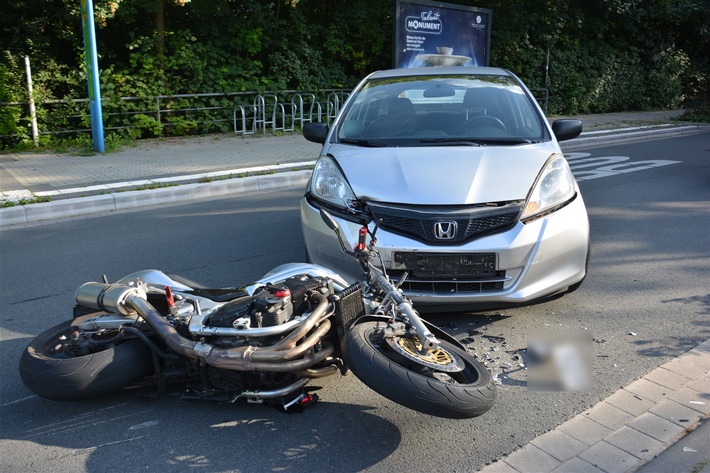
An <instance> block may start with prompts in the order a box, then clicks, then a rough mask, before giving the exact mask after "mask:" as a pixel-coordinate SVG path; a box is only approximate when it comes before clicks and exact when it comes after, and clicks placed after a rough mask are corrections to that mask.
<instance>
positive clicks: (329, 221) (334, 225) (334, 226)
mask: <svg viewBox="0 0 710 473" xmlns="http://www.w3.org/2000/svg"><path fill="white" fill-rule="evenodd" d="M320 218H322V219H323V222H325V224H326V225H327V226H328V228H330V229H331V230H333V231H334V232H335V234H336V235H337V236H338V241H339V242H340V248H342V249H343V253H346V254H348V248H347V247H346V246H345V242H344V241H343V237H342V235H340V226H339V225H338V222H336V221H335V219H334V218H333V216H332V215H330V214H329V213H328V212H327V211H325V210H324V209H320Z"/></svg>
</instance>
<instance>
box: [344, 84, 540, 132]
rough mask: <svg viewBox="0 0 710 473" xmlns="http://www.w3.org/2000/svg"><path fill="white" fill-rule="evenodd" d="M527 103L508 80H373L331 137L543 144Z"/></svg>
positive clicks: (534, 114)
mask: <svg viewBox="0 0 710 473" xmlns="http://www.w3.org/2000/svg"><path fill="white" fill-rule="evenodd" d="M532 101H533V99H532V97H530V96H529V95H528V94H527V93H526V92H525V91H524V90H523V88H522V87H521V86H520V85H519V84H518V83H517V82H516V81H515V80H514V79H513V78H512V77H508V76H489V75H480V76H476V75H473V76H462V75H453V76H421V77H403V78H386V79H373V80H371V81H369V82H367V83H366V84H364V86H362V87H361V88H360V90H358V91H355V93H354V94H353V97H352V100H351V101H350V102H349V104H348V107H347V108H346V109H345V110H343V114H342V118H341V120H340V122H339V128H338V133H337V137H338V139H339V140H341V141H344V142H354V143H356V144H360V145H368V146H430V145H432V144H437V143H447V142H451V143H457V142H458V143H463V142H466V141H471V142H472V143H479V144H487V145H489V144H493V145H495V144H507V143H525V142H536V141H540V140H546V139H549V138H548V137H547V136H546V131H545V128H544V127H543V126H542V120H543V119H544V117H542V116H541V115H540V113H539V112H538V110H537V109H536V108H535V107H534V106H533V105H532Z"/></svg>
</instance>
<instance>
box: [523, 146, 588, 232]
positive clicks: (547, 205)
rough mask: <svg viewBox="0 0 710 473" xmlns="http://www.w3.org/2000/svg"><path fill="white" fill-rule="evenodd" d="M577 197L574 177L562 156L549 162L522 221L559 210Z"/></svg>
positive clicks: (528, 201) (539, 179)
mask: <svg viewBox="0 0 710 473" xmlns="http://www.w3.org/2000/svg"><path fill="white" fill-rule="evenodd" d="M574 195H575V185H574V176H573V175H572V171H571V170H570V168H569V164H567V160H566V159H565V158H564V156H562V155H559V154H558V155H554V156H553V157H552V158H550V159H549V160H548V161H547V164H545V167H543V168H542V172H540V175H539V176H538V177H537V180H536V181H535V185H534V186H533V188H532V191H531V192H530V195H529V197H528V200H527V202H526V203H525V210H523V215H522V216H521V217H520V218H521V220H526V219H531V218H532V217H536V216H540V215H541V214H544V213H548V212H551V211H553V210H557V209H558V208H559V207H562V206H563V205H565V204H567V203H568V202H569V201H570V200H571V199H572V197H574Z"/></svg>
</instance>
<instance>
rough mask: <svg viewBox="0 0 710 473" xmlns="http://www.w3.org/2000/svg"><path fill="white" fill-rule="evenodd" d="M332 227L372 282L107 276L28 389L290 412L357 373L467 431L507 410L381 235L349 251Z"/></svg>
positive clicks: (47, 343)
mask: <svg viewBox="0 0 710 473" xmlns="http://www.w3.org/2000/svg"><path fill="white" fill-rule="evenodd" d="M321 216H322V217H323V220H324V221H325V222H326V223H327V224H328V226H329V227H330V228H331V229H332V230H333V231H334V232H335V233H336V234H337V236H338V240H339V241H340V245H341V247H342V249H343V251H344V252H345V253H347V254H349V255H351V256H353V257H355V258H357V260H358V261H359V263H360V265H361V267H362V268H363V272H364V276H365V279H364V281H362V282H359V283H356V284H353V285H348V283H347V282H346V281H344V280H343V279H342V278H341V277H340V276H339V275H338V274H336V273H334V272H332V271H330V270H328V269H326V268H324V267H322V266H317V265H313V264H305V263H289V264H284V265H281V266H278V267H276V268H274V269H273V270H272V271H270V272H269V273H267V274H266V275H265V276H264V277H262V278H261V279H259V280H258V281H256V282H254V283H251V284H249V285H246V286H243V287H241V288H220V289H210V288H206V287H203V286H202V285H200V284H198V283H195V282H193V281H190V280H187V279H185V278H182V277H180V276H168V275H166V274H164V273H162V272H160V271H156V270H144V271H140V272H137V273H133V274H130V275H128V276H125V277H124V278H122V279H120V280H118V281H116V282H115V283H112V284H109V283H108V282H107V280H106V277H104V282H88V283H85V284H84V285H82V286H81V287H79V289H78V290H77V292H76V295H75V299H76V306H75V307H74V318H73V320H71V321H67V322H64V323H62V324H59V325H57V326H55V327H52V328H51V329H49V330H47V331H45V332H43V333H41V334H40V335H38V336H37V337H36V338H35V339H34V340H32V341H31V342H30V344H29V346H28V347H27V348H26V349H25V351H24V353H23V355H22V357H21V360H20V374H21V377H22V381H23V382H24V383H25V386H27V388H29V389H30V390H31V391H32V392H34V393H35V394H37V395H39V396H42V397H45V398H49V399H55V400H79V399H86V398H91V397H96V396H100V395H103V394H106V393H109V392H112V391H117V390H120V389H123V388H128V387H144V388H145V387H149V388H150V389H155V390H156V391H155V392H157V393H158V394H161V393H163V392H165V390H166V388H167V387H168V386H170V385H173V384H180V385H181V387H182V388H183V389H184V392H183V394H182V396H183V397H184V398H189V399H205V400H218V401H225V402H234V401H237V400H238V399H246V400H247V401H249V402H257V403H269V404H275V405H277V406H278V407H279V408H281V409H284V410H287V411H288V410H296V409H300V408H302V407H304V406H306V405H308V404H310V403H312V402H314V401H315V400H316V399H317V396H316V395H315V394H314V393H313V392H312V390H309V389H308V387H306V384H307V383H308V382H309V381H311V380H313V379H316V378H321V377H324V376H328V375H333V374H336V373H338V372H340V373H341V374H345V373H347V371H348V369H349V370H351V371H352V372H353V373H354V374H355V375H356V376H357V377H358V378H359V379H360V380H361V381H362V382H364V383H365V384H366V385H367V386H369V387H370V388H372V389H373V390H374V391H376V392H378V393H379V394H381V395H383V396H385V397H387V398H389V399H390V400H392V401H394V402H396V403H398V404H401V405H403V406H406V407H408V408H410V409H414V410H416V411H419V412H422V413H425V414H429V415H433V416H438V417H445V418H458V419H463V418H471V417H476V416H479V415H481V414H483V413H485V412H486V411H488V410H489V409H490V408H491V407H492V405H493V403H494V401H495V397H496V389H495V385H494V383H493V382H492V380H491V376H490V373H489V372H488V370H487V369H486V367H485V366H484V365H483V364H481V363H480V362H478V361H477V360H476V359H475V358H474V357H473V356H472V355H471V354H469V353H467V352H466V349H465V348H464V347H463V346H462V345H461V344H460V343H459V342H458V341H457V340H456V339H455V338H454V337H452V336H450V335H448V334H447V333H446V332H444V331H443V330H441V329H439V328H437V327H435V326H434V325H432V324H430V323H428V322H426V321H425V320H423V319H422V318H421V317H420V315H419V314H418V312H417V311H416V310H415V309H414V308H413V306H412V304H411V302H410V301H409V300H408V299H407V298H406V297H405V296H404V294H403V293H402V291H401V289H400V288H399V285H394V284H393V283H392V281H391V280H390V278H389V277H388V276H387V274H386V272H385V270H384V264H382V260H381V258H380V257H379V253H378V251H377V249H376V246H375V244H376V238H375V234H376V232H377V227H378V224H375V225H374V228H373V230H372V231H370V230H369V229H368V226H367V225H363V227H362V228H361V230H360V235H359V242H358V244H357V246H356V247H355V249H354V250H349V249H348V248H347V247H346V245H345V243H344V240H343V238H342V235H341V232H340V229H339V227H338V225H337V223H336V222H335V221H334V220H333V218H332V217H331V216H330V215H329V214H328V213H327V212H325V211H322V212H321ZM368 235H369V237H370V243H369V244H366V239H367V236H368ZM405 277H406V276H405ZM403 280H404V277H403V278H402V279H401V280H400V284H401V282H402V281H403Z"/></svg>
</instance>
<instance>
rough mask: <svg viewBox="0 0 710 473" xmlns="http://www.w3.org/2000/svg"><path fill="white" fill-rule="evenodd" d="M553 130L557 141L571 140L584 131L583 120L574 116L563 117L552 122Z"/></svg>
mask: <svg viewBox="0 0 710 473" xmlns="http://www.w3.org/2000/svg"><path fill="white" fill-rule="evenodd" d="M552 132H553V133H554V134H555V137H556V138H557V141H564V140H571V139H572V138H577V137H578V136H579V135H580V133H582V122H581V121H580V120H576V119H573V118H561V119H559V120H555V121H554V122H552Z"/></svg>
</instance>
